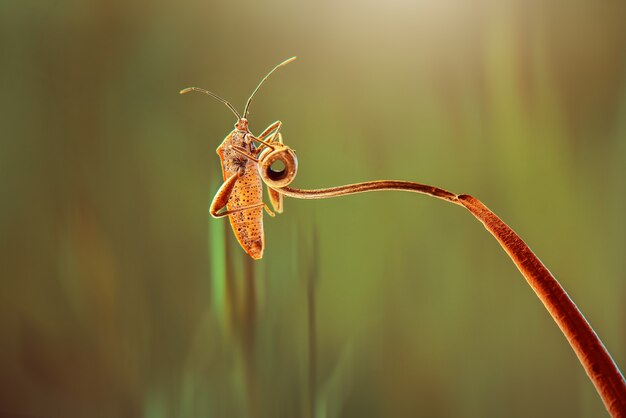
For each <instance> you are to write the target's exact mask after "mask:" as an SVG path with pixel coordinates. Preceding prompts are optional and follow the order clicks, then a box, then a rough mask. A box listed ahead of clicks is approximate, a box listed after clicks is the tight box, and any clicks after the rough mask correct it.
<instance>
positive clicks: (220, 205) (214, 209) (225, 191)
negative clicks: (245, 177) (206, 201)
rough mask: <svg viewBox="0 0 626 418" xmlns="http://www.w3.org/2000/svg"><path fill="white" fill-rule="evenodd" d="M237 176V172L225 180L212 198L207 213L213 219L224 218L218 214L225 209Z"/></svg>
mask: <svg viewBox="0 0 626 418" xmlns="http://www.w3.org/2000/svg"><path fill="white" fill-rule="evenodd" d="M239 176H240V174H239V172H237V173H235V174H233V175H232V176H230V177H229V178H227V179H226V180H225V181H224V183H223V184H222V185H221V186H220V188H219V189H218V190H217V193H215V197H214V198H213V201H211V206H210V208H209V212H210V213H211V216H213V217H214V218H220V217H222V216H225V215H224V214H218V212H219V211H220V210H222V209H224V207H226V204H227V203H228V198H229V197H230V194H231V193H232V191H233V187H235V183H237V180H239Z"/></svg>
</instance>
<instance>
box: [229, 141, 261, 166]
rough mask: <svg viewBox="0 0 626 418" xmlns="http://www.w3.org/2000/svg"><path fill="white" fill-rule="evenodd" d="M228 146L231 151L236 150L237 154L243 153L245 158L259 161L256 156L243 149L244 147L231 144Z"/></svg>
mask: <svg viewBox="0 0 626 418" xmlns="http://www.w3.org/2000/svg"><path fill="white" fill-rule="evenodd" d="M229 148H230V149H232V150H233V151H235V152H238V153H239V154H241V155H243V156H244V157H246V158H247V159H249V160H252V161H254V162H255V163H258V162H259V160H258V158H256V157H253V156H252V155H250V154H248V152H247V151H246V150H245V148H242V147H239V146H237V145H231V146H229Z"/></svg>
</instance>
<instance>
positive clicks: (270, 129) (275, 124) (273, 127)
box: [254, 120, 283, 142]
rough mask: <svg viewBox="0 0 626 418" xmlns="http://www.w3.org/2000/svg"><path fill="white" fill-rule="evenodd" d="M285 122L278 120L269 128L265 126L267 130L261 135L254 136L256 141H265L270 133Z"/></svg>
mask: <svg viewBox="0 0 626 418" xmlns="http://www.w3.org/2000/svg"><path fill="white" fill-rule="evenodd" d="M282 124H283V123H282V122H281V121H279V120H277V121H276V122H274V123H272V124H271V125H270V126H268V127H267V128H265V130H264V131H263V133H262V134H261V135H259V137H258V138H254V140H255V141H259V142H263V140H264V139H265V138H267V137H268V136H269V134H271V133H272V132H274V131H275V130H276V129H280V127H281V125H282Z"/></svg>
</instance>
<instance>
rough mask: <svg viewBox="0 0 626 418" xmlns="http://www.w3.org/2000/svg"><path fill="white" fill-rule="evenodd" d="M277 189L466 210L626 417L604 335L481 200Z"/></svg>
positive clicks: (396, 184)
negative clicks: (420, 201)
mask: <svg viewBox="0 0 626 418" xmlns="http://www.w3.org/2000/svg"><path fill="white" fill-rule="evenodd" d="M276 190H277V191H279V192H280V193H282V194H284V195H285V196H289V197H294V198H298V199H324V198H329V197H338V196H346V195H350V194H355V193H363V192H370V191H376V190H402V191H408V192H416V193H421V194H425V195H429V196H432V197H436V198H439V199H443V200H446V201H448V202H451V203H455V204H457V205H461V206H463V207H465V208H466V209H467V210H469V211H470V212H471V213H472V215H474V217H476V219H478V220H479V221H480V222H482V224H483V225H484V226H485V228H486V229H487V230H488V231H489V232H490V233H491V234H492V235H493V236H494V237H495V238H496V240H497V241H498V242H499V243H500V245H501V246H502V248H503V249H504V251H506V253H507V254H508V255H509V257H510V258H511V260H513V263H515V265H516V266H517V268H518V269H519V271H520V272H521V273H522V275H523V276H524V277H525V278H526V281H527V282H528V284H529V285H530V287H531V288H532V289H533V290H534V291H535V293H536V294H537V297H538V298H539V299H540V300H541V302H542V303H543V305H544V306H545V307H546V309H547V310H548V312H549V313H550V315H551V316H552V319H554V321H555V322H556V323H557V325H558V326H559V328H560V329H561V331H562V332H563V334H564V335H565V337H566V338H567V340H568V342H569V344H570V346H571V347H572V349H573V350H574V352H575V353H576V356H578V359H579V360H580V363H581V364H582V366H583V367H584V369H585V371H586V372H587V375H588V376H589V378H590V379H591V381H592V382H593V384H594V386H595V387H596V390H597V391H598V394H599V395H600V397H601V398H602V401H603V402H604V405H605V407H606V409H607V410H608V411H609V413H610V414H611V416H613V417H626V381H624V376H622V374H621V372H620V370H619V368H618V367H617V365H616V364H615V362H614V361H613V359H612V358H611V355H610V354H609V352H608V351H607V349H606V348H605V347H604V345H603V344H602V341H600V338H599V337H598V335H597V334H596V333H595V331H594V330H593V328H592V327H591V325H589V323H588V322H587V320H586V319H585V317H584V316H583V314H582V313H581V312H580V311H579V310H578V307H577V306H576V304H575V303H574V301H572V299H571V298H570V297H569V296H568V294H567V293H566V292H565V290H564V289H563V287H562V286H561V285H560V284H559V282H558V281H557V280H556V279H555V278H554V276H552V274H551V273H550V271H549V270H548V269H547V268H546V267H545V266H544V265H543V263H542V262H541V261H540V260H539V258H538V257H537V256H536V255H535V254H534V253H533V252H532V250H531V249H530V248H529V247H528V245H526V243H525V242H524V241H523V240H522V239H521V238H520V237H519V236H518V235H517V234H516V233H515V232H514V231H513V230H512V229H511V228H509V226H508V225H507V224H505V223H504V222H503V221H502V220H501V219H500V218H498V217H497V216H496V215H495V214H494V213H493V212H491V211H490V210H489V209H488V208H487V207H486V206H485V205H484V204H483V203H482V202H480V201H479V200H478V199H476V198H474V197H472V196H470V195H460V196H459V195H456V194H454V193H451V192H448V191H447V190H444V189H440V188H438V187H433V186H428V185H424V184H419V183H413V182H408V181H397V180H381V181H370V182H365V183H357V184H349V185H346V186H338V187H331V188H327V189H316V190H301V189H295V188H291V187H283V188H281V189H276Z"/></svg>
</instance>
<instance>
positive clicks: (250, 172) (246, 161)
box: [180, 57, 298, 260]
mask: <svg viewBox="0 0 626 418" xmlns="http://www.w3.org/2000/svg"><path fill="white" fill-rule="evenodd" d="M295 59H296V57H292V58H289V59H288V60H286V61H283V62H281V63H280V64H278V65H277V66H276V67H274V68H273V69H272V70H271V71H270V72H269V73H268V74H267V75H266V76H265V77H264V78H263V79H262V80H261V82H260V83H259V84H258V85H257V87H256V89H254V91H253V92H252V94H251V95H250V98H249V99H248V101H247V102H246V106H245V108H244V111H243V116H242V115H240V114H239V113H238V112H237V110H236V109H235V108H234V107H233V105H231V104H230V103H229V102H228V101H226V100H224V99H223V98H221V97H220V96H218V95H216V94H214V93H211V92H210V91H208V90H204V89H201V88H198V87H188V88H186V89H183V90H181V91H180V94H185V93H188V92H190V91H197V92H200V93H204V94H208V95H209V96H211V97H213V98H215V99H217V100H219V101H220V102H222V103H224V104H225V105H226V106H227V107H228V108H229V109H230V110H231V111H232V112H233V113H234V114H235V116H236V117H237V123H235V129H234V130H233V131H232V132H230V133H229V134H228V135H227V136H226V138H225V139H224V141H222V143H221V144H220V146H219V147H217V154H218V155H219V157H220V161H221V164H222V175H223V180H224V183H222V185H221V186H220V188H219V189H218V191H217V193H216V194H215V197H214V198H213V201H212V202H211V206H210V209H209V212H210V213H211V216H213V217H214V218H221V217H224V216H228V217H229V219H230V225H231V226H232V228H233V232H234V233H235V237H236V238H237V241H239V244H241V246H242V247H243V249H244V250H245V251H246V253H248V255H250V256H251V257H252V258H253V259H255V260H258V259H260V258H262V257H263V249H264V246H265V234H264V232H263V210H264V209H265V211H267V213H268V214H269V215H270V216H272V217H273V216H275V215H274V212H272V210H270V208H269V207H268V206H267V204H265V203H264V202H263V188H262V186H263V182H265V183H266V185H267V191H268V194H269V197H270V202H271V203H272V206H273V208H274V210H275V211H276V212H278V213H282V212H283V196H282V195H281V194H280V193H279V192H277V191H276V190H274V189H273V188H280V187H284V186H286V185H288V184H289V183H290V182H291V181H292V180H293V178H294V177H295V175H296V172H297V170H298V160H297V157H296V154H295V152H294V151H293V150H292V149H290V148H289V147H287V146H286V145H284V144H283V140H282V135H281V134H280V128H281V126H282V122H281V121H276V122H274V123H272V124H271V125H270V126H268V127H267V128H266V129H265V130H264V131H263V132H262V133H261V134H260V135H259V136H258V137H257V136H254V135H253V134H252V133H251V132H250V129H249V127H248V119H247V116H248V112H249V110H250V103H251V102H252V99H253V97H254V95H255V94H256V92H257V91H258V90H259V88H260V87H261V85H263V83H264V82H265V80H267V78H268V77H269V76H270V75H271V74H272V73H273V72H274V71H276V70H277V69H278V68H280V67H282V66H284V65H286V64H289V63H290V62H292V61H293V60H295ZM257 144H258V145H257ZM272 187H273V188H272Z"/></svg>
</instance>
